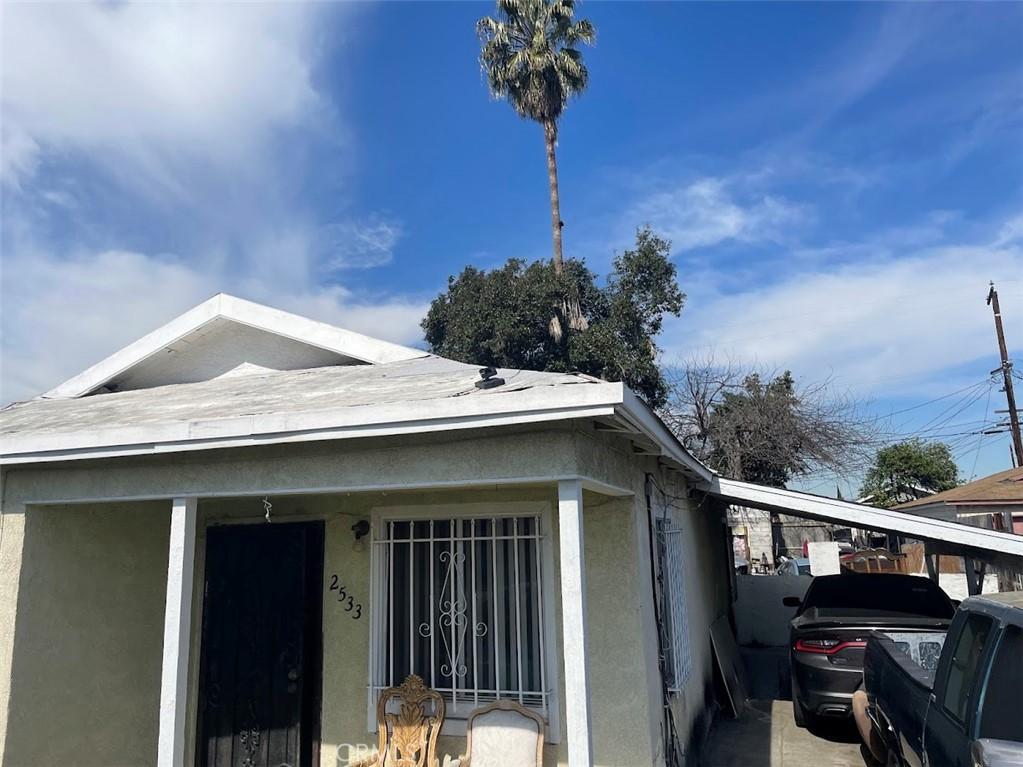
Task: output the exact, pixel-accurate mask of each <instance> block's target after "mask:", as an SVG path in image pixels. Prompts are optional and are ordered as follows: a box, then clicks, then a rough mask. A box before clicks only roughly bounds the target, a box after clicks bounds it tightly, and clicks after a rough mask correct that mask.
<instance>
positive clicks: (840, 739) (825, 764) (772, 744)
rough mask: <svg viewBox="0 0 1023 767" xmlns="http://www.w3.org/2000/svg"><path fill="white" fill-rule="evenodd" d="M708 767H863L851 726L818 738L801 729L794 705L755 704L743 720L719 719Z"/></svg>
mask: <svg viewBox="0 0 1023 767" xmlns="http://www.w3.org/2000/svg"><path fill="white" fill-rule="evenodd" d="M700 764H701V765H702V766H703V767H864V766H865V765H871V764H872V762H867V761H865V760H864V758H863V756H861V755H860V741H859V737H858V736H857V734H856V730H855V728H854V727H852V725H850V726H849V727H848V728H846V727H832V728H829V729H827V730H820V731H818V732H816V733H814V732H810V731H809V730H805V729H802V728H799V727H796V723H795V721H794V720H793V719H792V702H791V701H787V700H754V701H750V703H749V705H748V706H747V707H746V710H745V711H744V712H743V715H742V717H741V718H739V719H738V720H732V719H726V718H724V717H719V718H718V720H717V722H715V724H714V729H713V730H712V731H711V734H710V739H709V740H708V742H707V747H706V749H705V751H704V756H703V758H702V759H701V760H700Z"/></svg>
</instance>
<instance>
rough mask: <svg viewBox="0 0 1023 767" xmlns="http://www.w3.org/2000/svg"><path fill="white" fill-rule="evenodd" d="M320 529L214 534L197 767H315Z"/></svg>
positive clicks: (262, 527) (265, 527) (306, 525)
mask: <svg viewBox="0 0 1023 767" xmlns="http://www.w3.org/2000/svg"><path fill="white" fill-rule="evenodd" d="M322 583H323V523H322V522H303V523H274V524H253V525H226V526H222V527H211V528H209V530H208V531H207V536H206V582H205V599H204V603H203V622H202V659H201V667H200V681H199V721H198V726H197V728H196V732H197V740H196V764H197V765H198V767H313V766H314V765H315V764H316V763H317V761H318V759H317V758H316V754H315V753H314V752H315V747H316V742H317V741H318V740H319V732H318V730H319V718H320V711H319V687H320V657H321V653H322V634H321V620H320V618H321V604H322V603H321V601H320V600H321V595H320V591H321V589H322Z"/></svg>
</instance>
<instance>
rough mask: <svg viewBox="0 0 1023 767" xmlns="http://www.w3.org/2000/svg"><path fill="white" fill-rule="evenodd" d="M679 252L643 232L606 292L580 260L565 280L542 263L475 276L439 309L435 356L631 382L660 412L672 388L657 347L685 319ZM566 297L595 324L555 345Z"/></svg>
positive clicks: (457, 285) (568, 265)
mask: <svg viewBox="0 0 1023 767" xmlns="http://www.w3.org/2000/svg"><path fill="white" fill-rule="evenodd" d="M670 251H671V243H669V242H668V241H667V240H664V239H662V238H660V237H658V236H657V235H656V234H654V233H653V232H652V231H651V230H650V229H649V228H644V229H640V230H639V231H638V232H637V233H636V246H635V248H634V249H632V250H626V251H625V252H624V253H621V254H620V255H618V256H616V257H615V259H614V262H613V264H612V270H611V274H610V275H609V276H608V279H607V281H606V282H605V284H604V285H603V286H600V285H598V284H597V280H596V276H595V275H594V274H593V272H591V271H590V270H589V269H587V268H586V267H585V266H584V265H583V264H582V262H580V261H577V260H575V259H568V260H566V261H565V263H564V270H563V273H562V275H561V277H559V276H558V275H557V274H556V273H555V270H554V267H553V265H552V264H551V263H549V262H542V261H536V262H533V263H531V264H527V263H525V262H524V261H521V260H518V259H511V260H509V261H508V262H507V263H506V264H505V265H504V266H502V267H500V268H498V269H493V270H491V271H488V272H487V271H481V270H479V269H476V268H475V267H471V266H469V267H466V268H465V269H464V270H463V271H462V273H461V274H460V275H458V277H451V278H449V280H448V289H447V290H446V291H445V292H444V293H442V294H441V295H439V296H438V297H437V298H435V299H434V300H433V302H432V303H431V304H430V309H429V312H428V313H427V315H426V318H425V319H424V320H423V329H424V331H425V332H426V341H427V343H429V345H430V349H431V351H433V352H434V353H436V354H439V355H441V356H444V357H450V358H452V359H456V360H460V361H462V362H469V363H472V364H478V365H493V366H495V367H510V368H522V369H526V370H548V371H560V372H568V371H580V372H583V373H587V374H589V375H592V376H597V377H598V378H604V379H606V380H609V381H624V382H625V383H626V384H628V385H629V386H630V387H631V388H633V389H634V390H635V391H637V392H639V393H640V394H642V395H643V396H644V397H645V398H646V399H647V401H648V402H650V404H651V405H653V406H655V407H656V406H660V405H661V404H663V403H664V400H665V396H666V394H667V387H666V384H665V381H664V379H663V377H662V375H661V371H660V369H659V368H658V366H657V354H658V349H657V345H656V343H655V339H656V337H657V335H658V334H659V333H660V331H661V325H662V322H663V318H664V315H665V314H672V315H675V316H678V314H679V313H680V312H681V311H682V306H683V304H684V302H685V295H684V294H683V293H682V291H681V290H679V287H678V280H677V276H676V272H675V266H674V264H672V263H671V261H670V260H669V257H668V256H669V253H670ZM566 290H567V291H568V293H569V297H570V299H571V300H573V301H574V302H576V303H577V305H578V306H579V308H580V310H581V312H582V313H583V315H584V317H585V319H586V321H587V323H586V327H585V329H583V330H578V331H573V332H571V333H570V334H568V335H567V336H565V337H562V338H561V339H555V338H554V337H553V336H552V335H551V333H550V332H549V318H550V307H551V305H552V302H553V301H554V300H555V299H558V300H560V299H561V297H562V296H563V295H564V294H565V291H566Z"/></svg>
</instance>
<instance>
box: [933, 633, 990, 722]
mask: <svg viewBox="0 0 1023 767" xmlns="http://www.w3.org/2000/svg"><path fill="white" fill-rule="evenodd" d="M990 634H991V619H990V618H987V617H985V616H983V615H978V614H977V613H973V614H972V615H970V616H969V617H968V618H967V619H966V621H965V623H963V629H962V631H960V632H959V636H957V637H956V640H955V650H954V651H953V653H952V660H951V662H950V664H949V669H948V678H947V679H946V681H945V692H944V697H943V699H942V703H943V705H944V707H945V710H946V711H948V713H949V714H951V715H952V716H953V717H954V718H955V719H956V720H957V721H958V722H960V723H961V724H964V723H965V722H966V715H967V712H968V711H969V706H970V697H971V695H972V693H973V685H974V681H975V680H976V676H977V667H978V666H979V665H980V659H981V658H982V657H983V656H984V648H985V647H986V646H987V639H988V636H990Z"/></svg>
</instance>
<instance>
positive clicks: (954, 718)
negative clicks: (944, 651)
mask: <svg viewBox="0 0 1023 767" xmlns="http://www.w3.org/2000/svg"><path fill="white" fill-rule="evenodd" d="M971 621H978V622H980V621H983V622H986V623H987V629H988V633H987V637H986V638H985V640H984V647H983V648H982V649H981V652H980V655H979V657H978V659H977V669H976V670H975V672H976V671H977V670H979V671H980V673H974V676H973V679H964V681H965V682H968V685H964V686H962V687H960V689H959V694H960V695H962V694H963V693H965V694H966V711H965V712H964V713H965V718H963V719H960V718H959V712H958V711H953V710H952V709H951V708H949V706H948V694H949V682H950V681H951V678H952V671H953V668H954V666H955V661H956V657H955V656H956V653H957V652H958V649H959V642H960V640H961V639H962V638H963V635H964V634H965V633H966V630H967V627H968V626H969V624H970V622H971ZM997 630H998V621H997V620H996V619H995V618H994V617H993V616H991V615H988V614H987V613H986V612H983V611H979V610H978V611H970V612H964V614H963V619H962V621H961V622H960V623H959V627H958V629H957V631H956V635H955V637H954V639H953V640H952V651H951V652H949V653H948V659H947V661H945V662H944V668H943V669H942V668H940V667H939V669H940V672H941V680H942V683H941V690H940V691H939V690H934V694H935V697H936V698H937V703H938V705H939V706H940V709H941V711H942V713H943V714H944V716H945V717H946V718H947V719H948V721H949V722H950V723H952V724H954V725H955V726H956V727H958V728H959V729H960V730H961V731H962V732H967V730H968V729H969V728H970V727H972V726H973V722H972V719H973V718H974V717H973V716H972V713H971V709H972V708H973V706H971V703H972V702H973V700H974V698H975V696H976V695H978V694H979V693H980V691H981V684H982V683H983V682H984V680H985V670H984V663H985V660H986V658H987V656H988V654H989V653H990V652H991V648H992V645H993V644H995V642H993V641H992V640H993V639H996V637H995V636H994V633H995V632H997ZM974 636H976V635H974ZM947 644H948V640H947V639H946V645H947Z"/></svg>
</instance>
